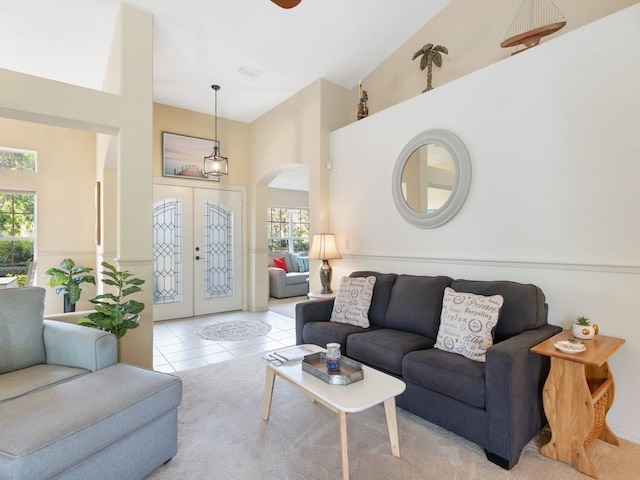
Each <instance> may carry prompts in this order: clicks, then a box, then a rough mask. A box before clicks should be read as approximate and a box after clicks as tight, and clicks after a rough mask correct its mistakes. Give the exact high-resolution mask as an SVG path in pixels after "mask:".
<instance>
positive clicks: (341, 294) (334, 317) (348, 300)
mask: <svg viewBox="0 0 640 480" xmlns="http://www.w3.org/2000/svg"><path fill="white" fill-rule="evenodd" d="M375 283H376V277H374V276H373V275H372V276H370V277H357V278H351V277H342V278H341V279H340V286H339V287H338V294H337V295H336V298H335V300H334V302H333V310H332V312H331V318H330V320H331V321H332V322H338V323H348V324H350V325H356V326H358V327H362V328H368V327H369V307H370V306H371V297H372V295H373V287H374V285H375Z"/></svg>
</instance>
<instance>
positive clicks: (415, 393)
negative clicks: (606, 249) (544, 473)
mask: <svg viewBox="0 0 640 480" xmlns="http://www.w3.org/2000/svg"><path fill="white" fill-rule="evenodd" d="M370 275H374V276H375V277H376V283H375V287H374V290H373V296H372V299H371V306H370V308H369V322H370V327H369V328H366V329H365V328H361V327H357V326H353V325H348V324H343V323H336V322H330V321H329V320H330V318H331V312H332V308H333V302H334V300H333V299H327V300H313V301H309V302H302V303H298V304H297V305H296V342H297V344H304V343H311V344H316V345H320V346H325V345H326V344H327V343H329V342H338V343H340V345H341V349H342V354H343V355H345V356H348V357H349V358H353V359H355V360H358V361H360V362H363V363H365V364H367V365H369V366H372V367H374V368H377V369H379V370H383V371H385V372H387V373H390V374H392V375H395V376H397V377H399V378H402V379H403V380H404V382H405V383H406V384H407V389H406V391H405V392H404V393H403V394H402V395H400V396H399V397H398V399H397V404H398V406H399V407H401V408H403V409H405V410H407V411H409V412H412V413H414V414H416V415H419V416H421V417H423V418H425V419H426V420H428V421H430V422H432V423H435V424H437V425H440V426H441V427H444V428H446V429H447V430H450V431H452V432H454V433H456V434H458V435H460V436H462V437H464V438H466V439H468V440H470V441H472V442H474V443H476V444H478V445H480V446H481V447H483V448H484V450H485V453H486V455H487V458H488V459H489V460H491V461H492V462H494V463H495V464H497V465H499V466H501V467H502V468H505V469H511V468H512V467H513V466H514V465H515V464H516V463H517V462H518V460H519V458H520V452H521V451H522V449H523V448H524V446H525V445H526V444H527V443H528V442H529V440H531V439H532V438H533V437H534V436H535V435H536V434H537V433H538V432H539V430H540V429H541V428H542V426H543V425H544V421H545V419H544V411H543V408H542V393H541V392H542V387H543V385H544V381H545V379H546V377H547V373H548V371H549V359H548V358H547V357H543V356H541V355H535V354H533V353H531V352H530V351H529V348H530V347H532V346H533V345H536V344H537V343H539V342H541V341H542V340H545V339H547V338H549V337H551V336H553V335H555V334H556V333H558V332H559V331H560V330H561V328H560V327H557V326H553V325H549V324H548V323H547V305H546V303H545V296H544V293H543V292H542V290H540V288H538V287H536V286H535V285H525V284H520V283H515V282H508V281H472V280H453V279H451V278H449V277H444V276H439V277H428V276H413V275H396V274H382V273H378V272H366V271H360V272H354V273H352V274H351V276H352V277H363V276H370ZM445 287H451V288H453V289H454V290H456V291H457V292H468V293H475V294H479V295H502V296H503V298H504V305H503V307H502V310H501V312H500V317H499V320H498V323H497V325H496V328H495V331H494V345H493V346H492V347H490V348H489V349H488V350H487V354H486V362H476V361H473V360H470V359H468V358H465V357H463V356H461V355H458V354H455V353H450V352H447V351H443V350H439V349H436V348H433V347H434V344H435V341H436V338H437V334H438V328H439V324H440V314H441V310H442V303H443V301H442V299H443V294H444V290H445Z"/></svg>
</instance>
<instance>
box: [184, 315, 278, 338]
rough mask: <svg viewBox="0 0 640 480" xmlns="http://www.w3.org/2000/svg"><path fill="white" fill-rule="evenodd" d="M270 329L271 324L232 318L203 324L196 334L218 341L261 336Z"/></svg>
mask: <svg viewBox="0 0 640 480" xmlns="http://www.w3.org/2000/svg"><path fill="white" fill-rule="evenodd" d="M270 330H271V325H268V324H266V323H262V322H256V321H255V320H253V321H252V320H234V321H230V322H219V323H212V324H209V325H205V326H204V327H202V328H201V329H200V330H198V331H197V332H196V334H197V335H198V336H200V337H202V338H205V339H207V340H214V341H218V342H223V341H230V340H247V339H249V338H254V337H261V336H262V335H266V334H267V333H269V331H270Z"/></svg>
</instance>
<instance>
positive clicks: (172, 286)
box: [153, 197, 184, 305]
mask: <svg viewBox="0 0 640 480" xmlns="http://www.w3.org/2000/svg"><path fill="white" fill-rule="evenodd" d="M182 209H183V207H182V199H181V198H180V197H168V198H164V199H162V200H160V201H158V202H155V203H154V204H153V258H154V261H153V286H154V288H153V303H154V305H166V304H171V303H180V302H182V299H183V294H184V292H183V290H184V288H183V281H182V275H183V270H182V255H183V244H182V243H183V242H182Z"/></svg>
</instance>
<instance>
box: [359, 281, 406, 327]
mask: <svg viewBox="0 0 640 480" xmlns="http://www.w3.org/2000/svg"><path fill="white" fill-rule="evenodd" d="M372 275H373V276H374V277H376V284H375V285H374V287H373V296H372V297H371V306H370V307H369V323H370V324H371V325H377V326H378V327H384V326H385V317H386V316H387V308H388V307H389V298H391V289H392V288H393V284H394V283H395V281H396V278H398V275H397V274H395V273H378V272H370V271H357V272H353V273H351V275H349V276H350V277H352V278H356V277H370V276H372Z"/></svg>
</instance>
